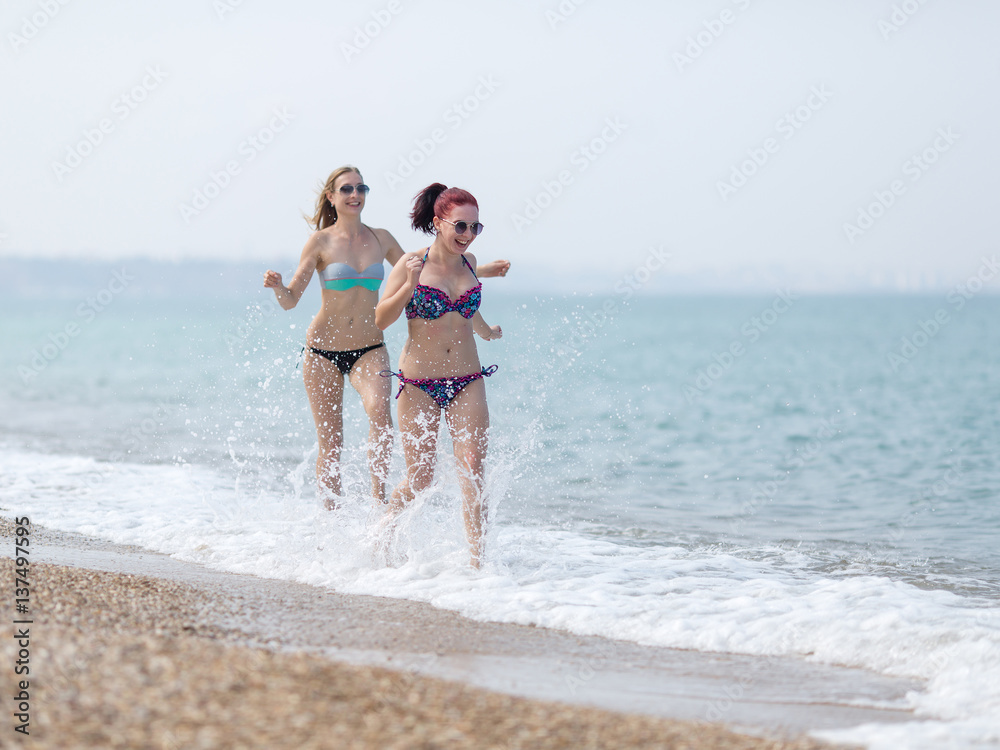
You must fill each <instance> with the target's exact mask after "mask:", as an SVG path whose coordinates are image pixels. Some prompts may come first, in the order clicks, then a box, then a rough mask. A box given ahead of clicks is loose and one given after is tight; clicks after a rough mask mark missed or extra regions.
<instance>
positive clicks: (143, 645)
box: [0, 522, 903, 750]
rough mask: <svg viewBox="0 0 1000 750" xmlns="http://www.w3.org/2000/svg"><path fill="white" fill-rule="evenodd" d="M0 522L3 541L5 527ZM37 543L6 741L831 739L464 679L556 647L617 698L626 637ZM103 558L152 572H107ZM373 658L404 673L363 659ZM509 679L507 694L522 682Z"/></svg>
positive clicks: (107, 744)
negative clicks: (15, 706)
mask: <svg viewBox="0 0 1000 750" xmlns="http://www.w3.org/2000/svg"><path fill="white" fill-rule="evenodd" d="M0 532H2V533H3V535H5V536H9V534H10V527H9V522H4V523H3V524H2V528H0ZM10 542H11V540H9V539H8V540H6V541H5V546H7V548H8V553H5V555H4V556H3V558H2V563H0V564H2V566H3V571H4V577H5V580H7V581H13V580H14V577H15V573H14V563H13V560H12V559H11V554H10V553H11V552H12V550H13V544H11V543H10ZM32 544H33V546H32V552H33V553H36V554H37V557H33V558H32V565H31V568H30V589H31V612H30V617H31V619H32V620H33V622H32V624H31V625H30V631H31V638H30V641H31V643H30V667H31V674H30V690H29V692H30V730H29V731H30V733H31V734H30V736H29V737H23V736H22V735H20V734H18V733H16V732H15V731H14V726H15V725H16V724H17V723H18V722H16V721H15V720H14V718H13V717H12V715H11V712H10V711H5V712H4V714H5V715H6V717H7V718H6V719H5V723H6V726H5V727H3V728H2V729H0V746H2V747H14V746H17V747H27V748H43V747H44V748H57V747H58V748H165V749H167V750H180V749H181V748H185V749H186V748H286V747H287V748H470V749H471V748H476V749H480V748H498V749H501V748H502V749H503V750H513V749H514V748H678V749H680V748H690V749H691V750H694V749H696V748H699V749H700V748H727V749H728V748H734V749H735V748H747V749H749V748H760V749H763V748H771V749H774V750H776V749H777V748H785V749H787V750H791V749H793V748H794V749H795V750H806V749H807V748H823V747H829V746H828V745H824V744H822V743H819V742H816V741H813V740H810V739H807V738H805V737H802V736H797V737H795V736H789V735H788V733H787V732H786V733H784V735H785V736H783V737H775V736H772V737H770V738H765V737H759V736H748V735H743V734H736V733H733V732H732V731H729V730H728V729H726V728H724V727H723V726H721V724H718V723H715V724H713V723H707V722H691V721H676V720H670V719H664V718H658V717H655V716H649V715H640V714H637V713H623V712H619V711H610V710H602V709H598V708H592V707H587V706H582V705H570V704H568V703H561V702H553V701H546V700H536V699H528V698H524V697H518V696H517V695H510V694H504V693H501V692H494V691H490V690H485V689H481V688H479V687H475V686H473V685H472V684H470V683H473V682H476V680H475V679H471V677H470V675H471V674H473V673H476V674H478V673H479V672H481V671H483V670H485V671H487V672H489V671H490V670H491V666H490V665H491V664H492V665H494V668H492V671H493V675H492V679H493V683H492V684H493V685H495V686H496V687H498V688H499V689H504V687H505V686H504V685H502V684H499V683H498V682H497V681H498V680H499V681H500V682H502V681H503V680H505V679H508V678H509V675H507V676H505V673H504V672H503V670H502V669H500V668H498V667H497V665H498V664H499V663H500V662H504V663H508V664H509V663H510V662H509V660H513V663H514V664H518V663H521V662H523V663H524V664H530V663H533V662H540V661H543V660H544V659H545V658H552V654H553V653H556V654H562V655H563V656H561V657H560V658H561V659H562V661H561V663H562V664H563V665H564V668H563V670H562V672H561V673H559V676H560V677H561V678H562V679H561V684H568V685H571V686H572V683H573V681H574V680H576V681H577V682H580V684H581V685H582V684H584V683H585V682H587V681H588V678H586V673H584V672H578V671H575V670H576V665H578V664H580V663H583V664H588V665H590V666H589V671H590V672H594V667H596V669H597V671H598V672H600V670H601V668H602V664H604V665H606V670H605V672H606V673H605V674H604V675H603V677H602V679H601V680H597V679H592V678H590V679H589V681H590V682H594V683H597V682H610V683H611V685H612V690H613V691H614V692H620V691H618V690H617V689H615V688H614V681H615V677H614V675H615V673H616V671H621V670H622V669H625V670H626V671H627V672H629V674H631V675H632V677H633V679H634V680H639V682H640V684H641V681H642V678H643V672H642V668H643V665H641V664H638V663H636V662H635V660H636V659H641V658H644V657H643V651H642V649H640V648H639V647H635V646H629V645H628V644H620V645H618V646H616V647H615V649H616V651H615V652H614V654H613V659H612V657H611V656H610V652H608V651H607V650H606V648H607V647H603V648H604V649H605V650H603V651H602V650H601V649H602V647H601V646H600V644H599V643H598V641H599V640H600V639H578V638H575V637H573V636H569V635H567V634H562V633H556V632H552V631H545V630H543V629H538V628H521V627H519V626H509V625H498V624H489V623H475V622H471V621H468V620H465V619H464V618H461V617H458V616H457V615H454V614H452V613H446V612H440V611H438V610H434V609H433V608H429V607H426V606H425V605H420V604H418V603H413V602H396V601H391V600H381V599H378V598H376V597H345V596H342V595H337V594H333V593H331V592H325V591H322V590H319V589H312V588H309V587H302V586H297V585H294V584H285V583H281V582H272V581H260V580H258V579H251V578H248V577H244V576H226V575H225V574H218V573H212V572H211V571H205V570H204V569H200V568H198V566H185V564H183V563H178V564H177V565H178V567H177V569H176V570H173V571H172V578H173V580H171V579H170V578H169V577H167V576H166V571H165V570H160V567H169V566H171V565H173V564H174V562H173V561H171V562H165V561H168V560H169V558H163V557H162V556H157V555H152V554H151V553H143V552H141V551H138V550H134V549H132V548H121V547H116V546H115V545H107V544H105V543H102V542H96V541H94V540H86V539H85V538H83V537H75V535H61V534H56V533H53V532H46V531H45V530H43V529H38V528H35V529H34V531H33V536H32ZM43 550H47V551H48V553H50V554H49V555H48V556H49V557H50V558H56V559H61V560H62V561H63V562H67V560H66V558H68V557H72V558H75V561H74V562H73V566H72V567H66V566H65V565H57V564H53V563H43V562H39V560H44V559H46V554H45V552H44V551H43ZM80 566H83V567H80ZM115 566H121V568H122V569H143V568H145V569H147V570H150V569H152V570H153V572H155V573H156V575H132V574H123V573H121V572H113V570H112V571H109V568H111V569H113V568H114V567H115ZM92 568H103V570H99V569H92ZM185 577H187V580H185ZM12 593H13V592H12ZM11 599H12V597H9V598H8V602H10V601H11ZM7 613H8V617H9V618H10V619H9V620H8V622H13V620H14V619H17V617H23V616H16V615H14V613H13V611H12V603H10V604H8V607H7ZM12 627H17V626H12ZM606 643H608V642H606ZM2 650H3V663H4V664H6V665H8V666H7V667H5V668H4V670H3V683H2V684H3V690H4V695H5V696H12V695H14V694H15V693H16V691H17V686H16V685H15V684H14V680H15V675H14V674H13V667H12V666H11V665H13V664H14V661H15V659H16V658H17V651H18V645H17V643H16V642H15V641H14V640H13V639H10V638H7V639H4V641H3V648H2ZM601 654H603V657H602V656H600V655H601ZM417 656H420V659H418V658H416V657H417ZM498 656H499V657H504V658H502V659H501V658H495V657H498ZM708 656H711V655H708ZM705 657H706V655H693V656H691V655H689V657H685V658H692V659H694V660H695V661H694V662H693V663H692V664H684V666H683V667H682V668H681V671H683V672H690V671H692V670H698V671H699V674H692V675H691V679H692V680H693V682H691V683H689V684H694V685H697V684H698V680H699V679H706V678H705V675H704V674H702V673H704V672H705V671H706V669H707V668H708V662H709V661H710V660H706V659H705ZM449 658H451V659H452V660H453V661H454V660H455V659H458V663H459V664H461V663H462V662H463V660H464V661H465V662H467V663H468V665H471V667H470V669H471V672H469V673H462V672H461V670H459V671H458V672H456V671H455V669H454V668H452V669H451V672H450V673H449V672H448V670H447V669H445V670H444V671H443V672H442V673H444V674H450V676H452V677H454V678H455V679H454V680H443V679H438V678H436V677H432V676H428V675H427V674H420V673H419V672H420V671H423V672H426V671H427V670H426V669H423V670H421V669H420V664H421V663H426V662H427V660H428V659H430V660H431V661H434V662H438V661H440V662H442V663H444V664H445V666H446V667H447V664H448V659H449ZM491 658H493V659H494V660H493V661H491ZM598 658H603V659H604V661H603V662H601V661H598ZM518 659H520V660H521V662H518ZM345 660H346V661H353V662H365V661H366V662H368V664H360V663H345ZM421 660H422V661H421ZM377 661H381V662H383V663H388V664H397V665H398V666H401V667H402V668H403V669H402V670H399V669H386V668H382V667H379V666H371V663H372V662H377ZM723 664H726V665H728V662H726V661H725V660H723ZM752 664H757V666H758V667H759V666H760V664H759V663H758V662H748V665H752ZM567 665H568V666H567ZM629 665H632V666H631V667H629ZM726 668H727V669H728V668H729V666H727V667H726ZM746 668H748V669H749V668H750V666H747V667H746ZM567 669H568V670H569V671H567ZM414 670H416V671H414ZM629 670H630V671H629ZM440 671H441V670H440V669H439V672H440ZM709 671H710V670H709ZM497 674H499V677H498V676H497ZM518 674H522V675H526V676H527V677H526V681H528V682H537V680H535V679H532V678H533V677H534V678H537V677H538V676H539V674H541V673H540V672H537V671H535V672H533V671H532V670H531V669H527V670H526V671H525V670H520V671H518ZM727 679H729V680H730V683H729V684H743V685H748V686H752V685H754V684H755V683H753V681H752V680H751V681H750V682H747V681H746V679H744V680H743V681H742V682H741V683H736V682H732V680H733V679H734V678H733V676H732V674H729V676H728V678H727ZM456 680H458V681H456ZM514 682H515V683H516V682H517V680H516V679H515V680H514ZM759 684H760V685H763V684H764V683H763V682H760V683H759ZM522 687H523V686H522ZM513 688H514V689H513V690H509V691H507V692H515V693H516V692H525V691H524V690H523V689H522V690H518V689H517V685H516V684H514V685H513ZM897 688H898V689H903V686H897ZM886 689H888V688H886ZM528 692H530V691H528ZM564 692H565V691H564V690H556V689H553V687H552V684H549V685H548V686H547V687H546V685H545V681H544V680H542V688H541V693H542V694H543V695H546V696H547V697H553V698H559V699H560V700H565V699H566V698H564V696H563V693H564ZM761 700H762V702H764V701H763V699H761ZM8 705H9V704H8ZM704 705H705V702H704V701H703V700H701V699H699V706H704ZM778 708H779V710H788V711H790V712H792V713H794V711H795V710H796V709H795V706H792V705H788V706H785V707H784V708H782V706H780V705H779V707H778ZM636 710H644V711H645V709H644V708H643V707H642V706H638V708H637V709H636ZM647 713H648V711H647ZM734 716H735V714H734ZM725 718H726V720H727V721H728V723H737V724H738V723H739V721H736V722H733V721H732V718H733V717H731V716H727V717H725ZM900 718H903V717H900ZM886 720H891V718H887V719H886ZM774 734H778V733H777V732H775V733H774Z"/></svg>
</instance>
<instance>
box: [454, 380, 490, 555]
mask: <svg viewBox="0 0 1000 750" xmlns="http://www.w3.org/2000/svg"><path fill="white" fill-rule="evenodd" d="M445 420H446V422H447V424H448V432H449V434H450V435H451V442H452V444H453V445H454V448H455V463H456V464H457V465H458V481H459V484H460V485H461V487H462V517H463V519H464V520H465V535H466V538H468V540H469V550H470V552H471V556H472V557H471V562H472V567H474V568H478V567H479V566H480V564H481V562H482V558H483V552H484V547H483V545H484V542H485V540H484V538H483V537H484V534H485V532H486V519H487V508H486V504H485V502H483V476H484V474H485V469H486V448H487V445H488V443H489V427H490V412H489V408H488V407H487V405H486V384H485V383H484V382H483V381H482V379H479V380H474V381H472V382H471V383H469V384H468V385H467V386H465V388H463V389H462V390H461V392H460V393H459V394H458V395H457V396H455V400H454V401H452V402H451V404H450V405H449V406H448V408H447V409H446V410H445Z"/></svg>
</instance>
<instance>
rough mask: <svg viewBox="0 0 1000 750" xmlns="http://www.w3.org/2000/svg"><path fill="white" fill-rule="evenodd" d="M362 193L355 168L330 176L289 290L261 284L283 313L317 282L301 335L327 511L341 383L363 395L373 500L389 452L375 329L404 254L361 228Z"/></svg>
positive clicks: (383, 235)
mask: <svg viewBox="0 0 1000 750" xmlns="http://www.w3.org/2000/svg"><path fill="white" fill-rule="evenodd" d="M368 190H369V188H368V186H367V185H365V184H364V180H363V178H362V177H361V172H359V171H358V169H357V167H352V166H344V167H340V168H339V169H336V170H334V171H333V173H332V174H331V175H330V176H329V178H327V181H326V184H325V185H324V186H323V190H322V191H321V192H320V194H319V197H318V199H317V201H316V212H315V215H314V216H313V217H312V218H311V219H310V220H309V223H310V225H311V226H313V227H315V229H316V231H315V232H314V233H313V234H312V236H311V237H310V238H309V240H308V241H307V242H306V245H305V247H304V248H303V250H302V257H301V259H300V260H299V267H298V268H297V269H296V270H295V273H294V275H293V276H292V280H291V281H290V282H289V283H288V286H285V285H284V283H283V282H282V279H281V274H279V273H277V272H276V271H270V270H269V271H267V272H266V273H265V274H264V286H265V287H270V288H272V289H274V294H275V297H276V298H277V300H278V304H279V305H281V307H282V308H284V309H285V310H290V309H292V308H293V307H295V306H296V305H297V304H298V302H299V300H300V299H301V298H302V294H303V292H305V290H306V287H307V286H308V285H309V281H310V280H311V279H312V276H313V272H314V271H315V272H316V273H318V274H319V277H320V282H321V284H322V302H321V305H320V310H319V313H318V314H317V315H316V317H315V318H314V319H313V321H312V324H311V325H310V326H309V330H308V332H307V334H306V349H305V353H304V357H303V361H302V371H303V379H304V380H305V386H306V394H307V396H308V397H309V405H310V407H311V408H312V413H313V419H314V420H315V422H316V432H317V437H318V440H319V455H318V457H317V459H316V481H317V484H318V486H319V492H320V495H321V496H322V498H323V501H324V504H325V505H326V507H327V508H329V509H333V508H335V507H336V504H337V498H338V497H339V496H341V495H342V494H343V488H342V484H341V472H340V451H341V446H342V445H343V433H344V423H343V413H342V411H343V401H344V379H345V377H346V378H347V379H348V380H349V381H350V383H351V385H352V386H353V387H354V389H355V390H356V391H357V392H358V394H359V395H360V396H361V401H362V403H363V405H364V409H365V413H366V414H367V415H368V425H369V428H368V466H369V470H370V472H371V480H372V495H373V496H374V497H375V498H376V499H378V500H381V501H383V502H384V501H385V481H386V476H387V474H388V469H389V460H390V457H391V453H392V417H391V414H390V410H389V395H390V391H391V388H390V386H389V383H388V382H387V381H386V380H385V379H384V378H381V377H379V373H380V372H381V371H383V370H385V369H386V368H387V367H388V366H389V355H388V354H387V353H386V349H385V343H384V341H383V338H382V331H381V330H380V329H379V328H378V327H377V326H376V325H375V303H376V301H377V299H378V289H379V286H380V284H381V283H382V279H383V278H384V276H385V271H384V265H383V264H384V262H385V261H389V263H391V264H395V263H396V262H397V261H398V260H399V259H400V258H402V257H403V250H402V248H401V247H400V246H399V243H398V242H396V239H395V238H394V237H393V236H392V235H391V234H390V233H389V232H388V231H386V230H385V229H373V228H371V227H369V226H366V225H365V224H362V223H361V212H362V211H363V210H364V207H365V198H366V196H367V194H368ZM509 267H510V264H509V263H507V262H506V261H494V262H493V263H491V264H490V268H489V269H485V270H484V271H483V272H482V273H483V275H484V276H505V275H506V274H507V269H508V268H509Z"/></svg>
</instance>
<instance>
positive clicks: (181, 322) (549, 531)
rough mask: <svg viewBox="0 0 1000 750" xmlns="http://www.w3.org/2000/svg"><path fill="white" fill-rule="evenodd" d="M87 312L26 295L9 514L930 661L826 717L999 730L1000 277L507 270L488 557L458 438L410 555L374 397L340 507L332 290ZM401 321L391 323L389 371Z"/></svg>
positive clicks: (486, 595) (938, 733) (190, 550)
mask: <svg viewBox="0 0 1000 750" xmlns="http://www.w3.org/2000/svg"><path fill="white" fill-rule="evenodd" d="M102 291H105V292H107V290H102ZM112 291H113V290H112ZM90 299H91V301H92V304H89V306H88V303H87V300H88V297H87V296H86V295H85V294H82V293H81V294H80V295H78V296H77V297H76V298H74V297H73V296H72V295H69V296H68V297H65V298H63V299H59V300H41V299H22V300H9V299H8V301H6V302H4V303H3V305H2V309H0V326H2V328H0V331H2V340H0V345H2V350H0V351H2V363H3V364H2V372H3V379H2V386H0V414H2V415H3V417H2V419H0V507H2V508H3V510H2V513H3V514H4V515H6V516H8V517H12V516H14V515H17V516H25V515H26V516H29V517H30V518H31V520H32V522H33V523H36V524H39V525H44V526H47V527H50V528H53V529H61V530H67V531H74V532H80V533H84V534H89V535H93V536H96V537H100V538H104V539H109V540H112V541H116V542H121V543H128V544H135V545H140V546H142V547H145V548H148V549H151V550H155V551H158V552H163V553H167V554H170V555H174V556H176V557H178V558H181V559H184V560H189V561H193V562H196V563H200V564H203V565H205V566H208V567H211V568H214V569H218V570H226V571H233V572H239V573H247V574H252V575H257V576H263V577H269V578H278V579H285V580H289V581H297V582H302V583H306V584H310V585H314V586H318V587H325V588H330V589H335V590H337V591H342V592H346V593H359V594H374V595H381V596H390V597H400V598H409V599H415V600H420V601H425V602H429V603H431V604H433V605H434V606H437V607H442V608H447V609H451V610H454V611H457V612H459V613H461V614H463V615H465V616H467V617H471V618H474V619H478V620H494V621H504V622H516V623H524V624H528V623H532V624H536V625H541V626H545V627H551V628H559V629H563V630H568V631H572V632H575V633H581V634H594V635H601V636H606V637H609V638H615V639H624V640H628V641H634V642H637V643H642V644H648V645H658V646H669V647H679V648H687V649H696V650H702V651H725V652H736V653H746V654H781V655H790V656H797V657H800V658H802V659H804V660H810V661H817V662H825V663H831V664H840V665H849V666H857V667H863V668H867V669H870V670H874V671H876V672H880V673H883V674H887V675H900V676H907V677H914V678H918V679H920V680H923V681H925V684H926V688H925V689H924V690H922V691H919V692H914V693H911V694H909V695H908V696H907V697H906V701H905V706H906V707H909V708H912V709H913V710H914V711H915V712H916V715H917V716H918V717H920V718H921V719H922V720H923V721H921V722H913V723H910V724H902V725H871V726H866V727H859V728H856V729H852V730H848V731H843V732H837V733H827V734H825V735H824V736H827V737H830V738H832V739H838V740H852V741H856V742H863V743H866V744H868V745H869V746H870V747H877V748H882V747H884V748H899V747H913V748H923V747H926V748H939V747H946V746H947V747H983V746H991V745H993V744H996V743H1000V606H998V604H1000V544H998V538H1000V533H998V532H1000V505H998V499H1000V498H998V496H1000V458H998V457H1000V416H998V404H1000V329H998V326H997V321H998V320H1000V299H998V298H997V297H995V296H990V295H987V294H985V293H983V294H979V295H955V294H940V295H924V296H868V297H864V296H857V297H852V296H832V297H821V296H818V297H809V296H800V295H797V294H795V293H794V292H792V291H790V290H781V289H777V290H775V291H774V292H773V293H770V294H763V295H756V296H742V297H738V296H703V297H694V296H690V297H685V296H671V297H667V296H659V297H658V296H643V295H640V294H629V293H625V292H621V291H619V292H614V293H609V294H606V295H599V294H595V295H582V294H581V295H567V296H558V297H553V296H541V295H533V294H516V293H513V292H509V291H507V290H504V289H502V288H501V283H500V282H488V283H487V289H486V294H485V302H484V307H483V313H484V315H485V316H486V318H487V320H488V321H489V322H490V323H499V324H500V325H501V326H502V327H503V331H504V337H503V339H502V340H500V341H498V342H490V343H486V342H482V341H480V342H479V351H480V358H481V360H482V362H483V364H484V365H489V364H497V365H499V370H498V371H497V373H496V374H495V375H494V376H493V377H492V378H490V379H489V380H487V381H486V384H487V391H488V399H489V404H490V418H491V425H492V426H491V430H492V435H491V446H490V455H489V467H488V477H487V493H488V498H489V505H490V514H491V528H490V531H489V536H488V560H487V563H486V565H485V567H484V569H483V570H481V571H473V570H471V569H470V568H469V566H468V564H467V561H468V546H467V544H466V542H465V539H464V536H463V530H462V525H461V519H460V514H459V497H460V494H459V489H458V485H457V482H456V481H455V468H454V462H453V461H452V460H451V459H450V458H449V443H448V440H447V438H446V437H445V436H444V435H442V441H441V444H440V454H441V455H440V463H439V466H438V472H437V478H436V480H435V483H434V485H433V486H432V488H431V489H430V490H429V491H428V492H427V493H426V494H425V495H424V496H423V497H420V498H418V500H417V501H415V503H414V507H411V508H410V509H408V510H407V511H406V512H405V513H404V515H403V517H402V518H401V519H400V523H399V526H398V528H397V529H396V530H395V532H394V535H393V538H392V540H391V545H390V550H389V552H388V553H386V551H385V550H384V549H382V548H381V547H380V546H379V545H378V544H377V543H376V541H377V539H376V536H377V533H376V531H377V528H378V520H379V517H380V509H379V508H377V507H376V506H374V505H373V503H372V501H371V498H370V496H369V492H370V490H369V480H368V474H367V469H366V465H365V440H366V435H367V422H366V420H365V418H364V413H363V411H362V409H361V407H360V402H359V400H358V398H357V395H356V394H355V393H354V392H353V391H352V390H350V389H348V390H347V396H346V399H345V450H344V456H343V466H344V482H345V491H346V500H345V502H344V504H343V507H342V508H341V509H339V510H337V511H335V512H328V511H325V510H323V509H322V508H321V504H320V502H319V501H318V499H317V497H316V492H315V489H314V467H315V460H316V439H315V431H314V427H313V423H312V416H311V413H310V411H309V408H308V404H307V401H306V397H305V393H304V389H303V386H302V377H301V375H302V372H301V369H300V368H299V366H298V355H299V351H300V348H301V346H302V343H303V341H304V337H305V329H306V327H307V326H308V323H309V320H310V317H311V315H312V314H314V310H313V309H308V304H309V300H311V299H312V297H310V296H309V295H308V294H307V296H306V300H304V302H303V304H302V305H301V306H300V308H298V309H296V310H293V311H291V312H287V313H286V312H284V311H280V310H278V308H277V306H276V305H275V304H274V303H273V301H272V300H271V299H269V298H268V297H267V294H266V293H257V292H254V293H250V294H247V295H244V296H241V297H230V298H220V299H215V300H208V299H204V298H202V299H197V298H177V299H174V298H171V297H170V296H169V295H168V296H156V295H153V296H150V297H145V296H144V295H141V294H132V295H128V294H122V295H118V296H115V297H113V296H112V295H111V293H105V294H104V295H103V297H101V296H97V297H91V298H90ZM102 300H103V301H104V302H105V303H106V304H102ZM313 302H315V300H313ZM98 308H100V309H98ZM404 337H405V325H404V324H403V323H402V322H400V323H397V324H396V325H394V326H393V327H391V328H390V329H389V331H388V332H387V343H388V346H389V350H390V357H391V360H392V362H393V364H395V361H396V358H397V356H398V353H399V351H400V347H401V344H402V341H403V339H404ZM396 445H397V450H396V453H395V455H394V458H393V463H392V469H391V476H390V485H392V484H394V483H395V482H396V481H397V480H398V479H399V477H400V476H401V473H402V468H403V467H402V458H401V451H400V450H399V441H398V439H397V443H396ZM706 718H710V717H708V716H706Z"/></svg>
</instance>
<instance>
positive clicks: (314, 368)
mask: <svg viewBox="0 0 1000 750" xmlns="http://www.w3.org/2000/svg"><path fill="white" fill-rule="evenodd" d="M302 379H303V381H304V382H305V385H306V396H308V397H309V406H310V407H312V413H313V421H315V422H316V437H317V439H318V440H319V455H318V456H317V457H316V484H317V486H318V487H319V492H320V495H321V496H322V497H323V503H324V505H325V506H326V508H327V510H334V509H335V508H336V507H337V500H336V498H337V497H339V496H340V495H342V494H343V489H342V487H341V482H340V449H341V446H342V445H343V442H344V415H343V409H342V407H343V403H344V376H343V375H342V374H341V372H340V370H338V369H337V366H336V365H335V364H333V362H331V361H330V360H328V359H327V358H326V357H321V356H320V355H318V354H314V353H313V352H311V351H309V349H308V348H307V349H306V351H305V356H303V358H302Z"/></svg>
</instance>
